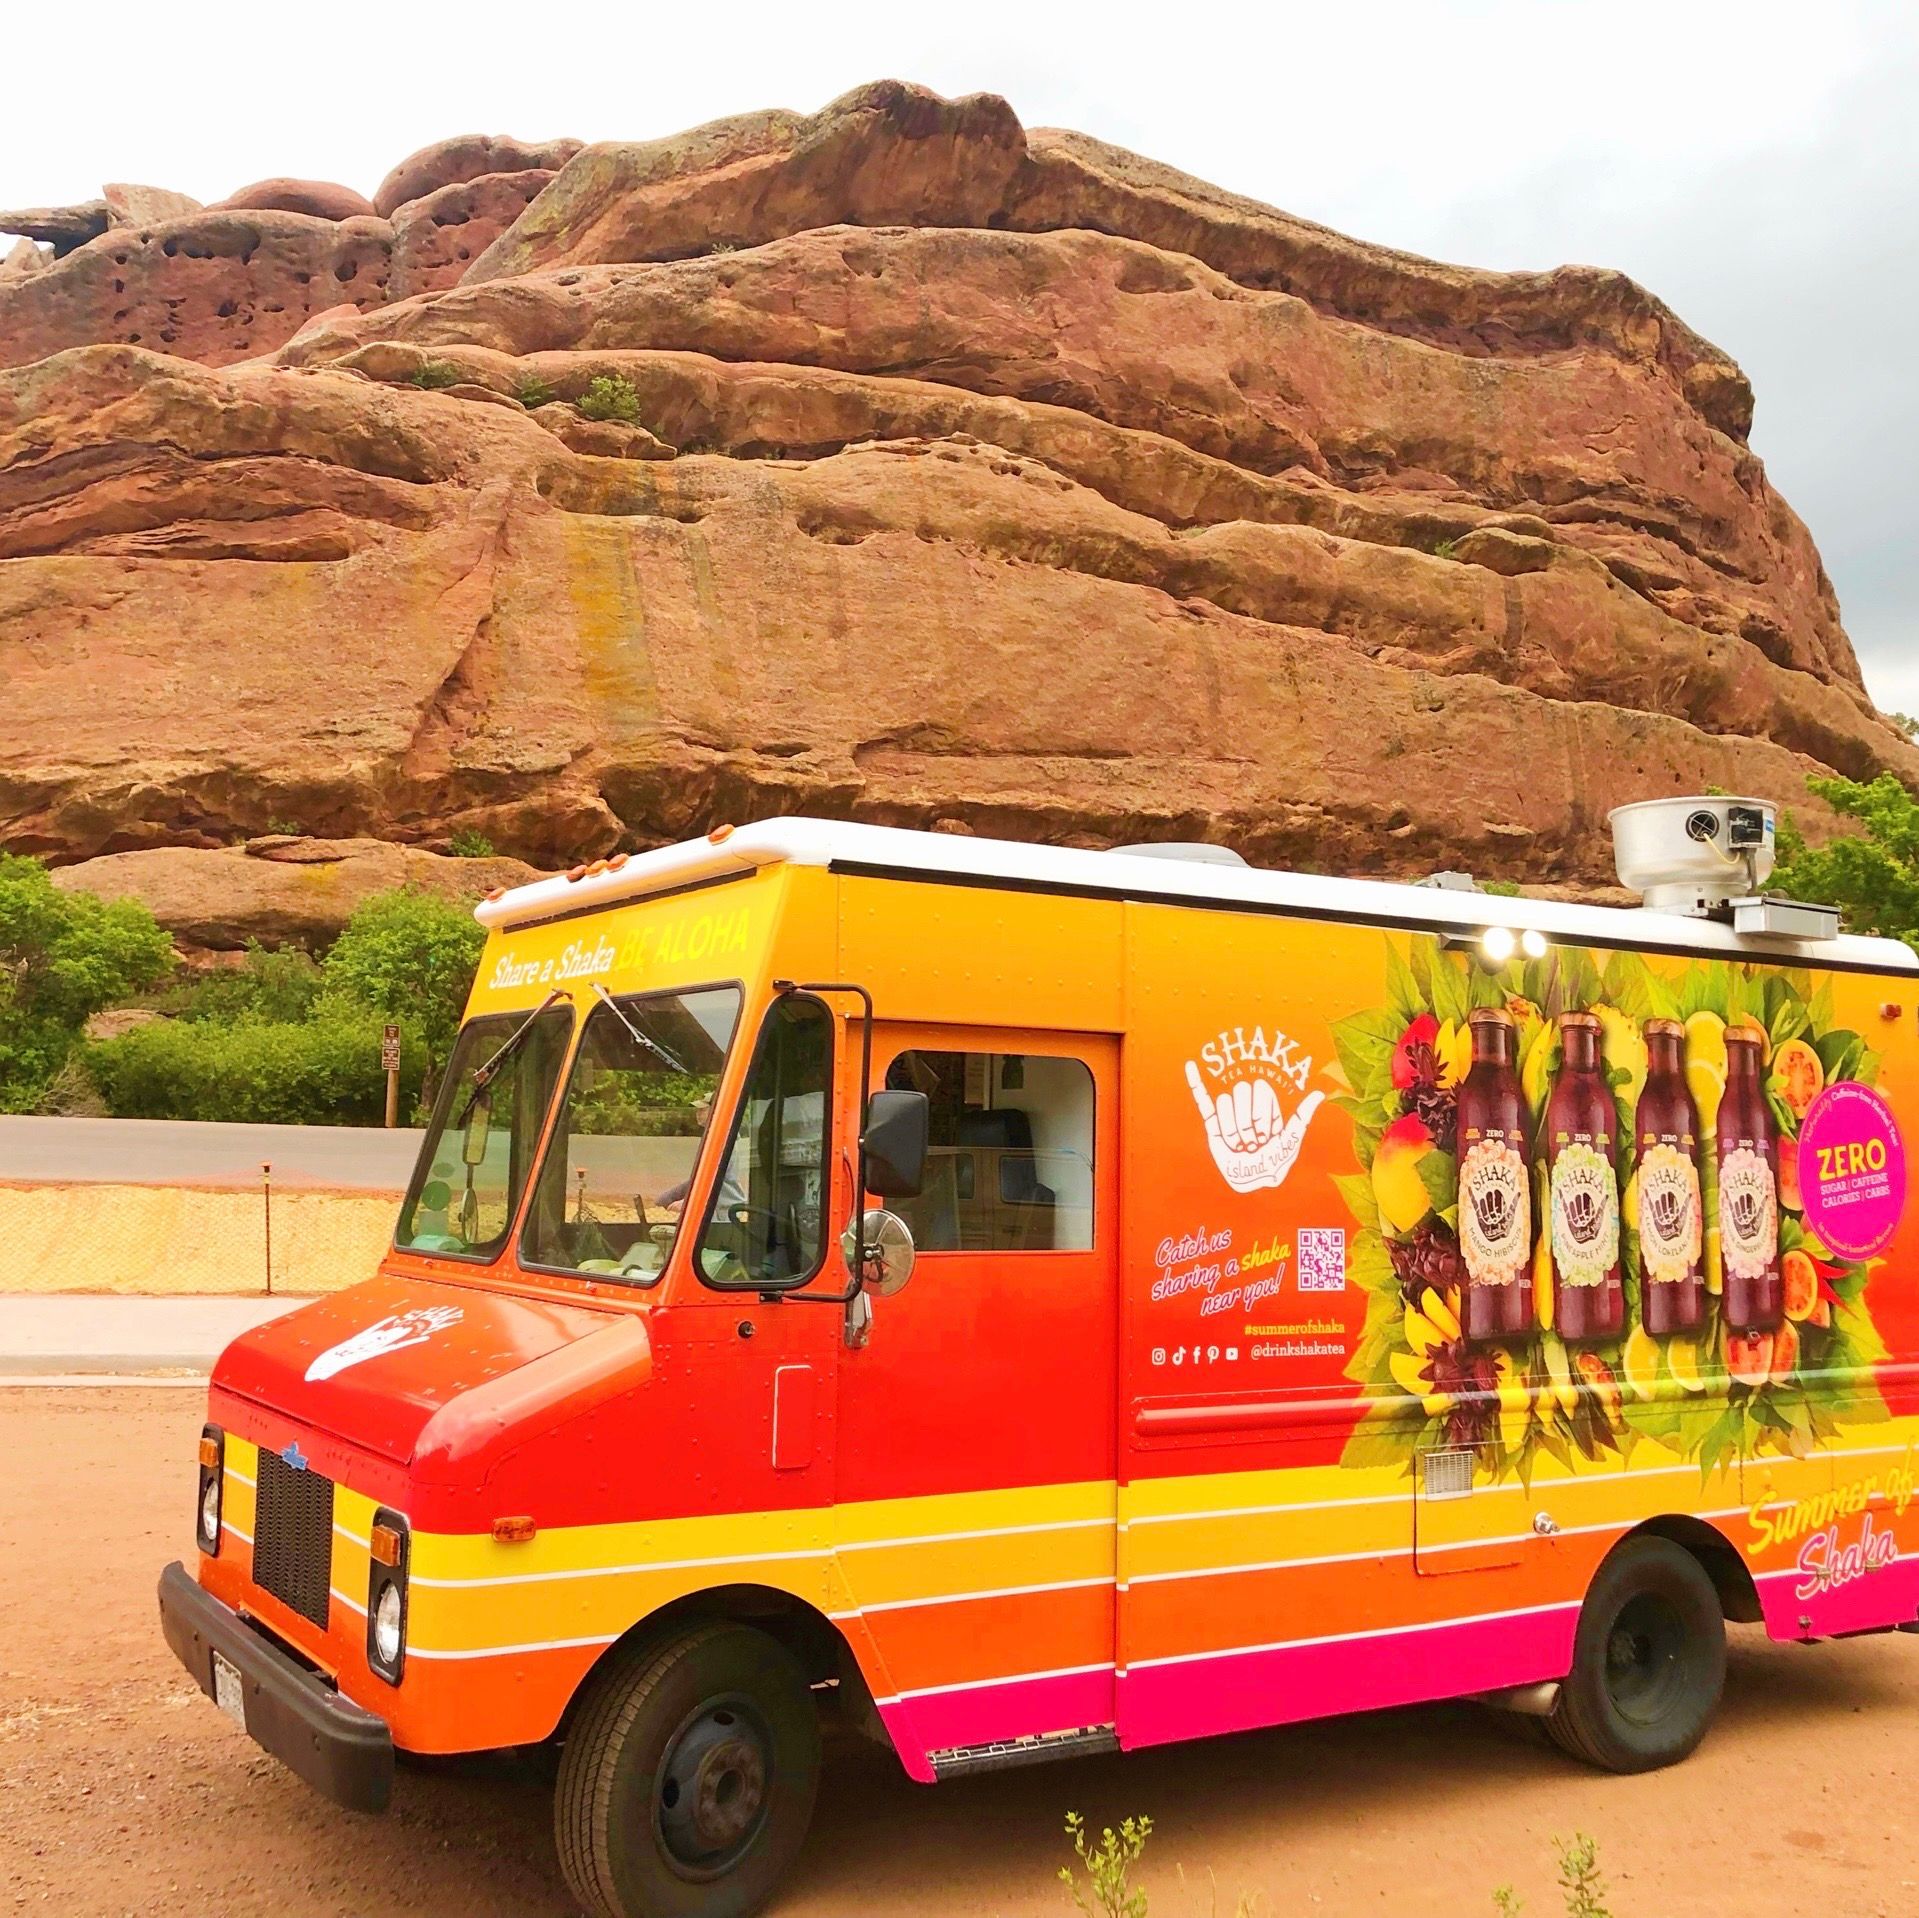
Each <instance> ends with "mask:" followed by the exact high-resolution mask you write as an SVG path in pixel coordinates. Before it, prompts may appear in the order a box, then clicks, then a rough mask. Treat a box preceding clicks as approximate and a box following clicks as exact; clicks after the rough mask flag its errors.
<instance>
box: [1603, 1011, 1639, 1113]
mask: <svg viewBox="0 0 1919 1918" xmlns="http://www.w3.org/2000/svg"><path fill="white" fill-rule="evenodd" d="M1592 1015H1593V1017H1594V1018H1595V1019H1597V1020H1598V1021H1599V1056H1600V1057H1601V1058H1602V1059H1603V1060H1604V1061H1605V1062H1606V1071H1607V1073H1608V1075H1610V1074H1612V1073H1615V1072H1623V1073H1625V1075H1626V1082H1625V1084H1624V1085H1622V1086H1618V1087H1616V1088H1615V1090H1616V1091H1617V1093H1618V1095H1619V1097H1620V1098H1621V1099H1623V1100H1624V1101H1625V1102H1626V1107H1627V1110H1628V1111H1630V1110H1631V1109H1632V1107H1633V1106H1635V1105H1637V1104H1638V1103H1639V1095H1640V1093H1642V1092H1643V1091H1644V1090H1645V1089H1646V1042H1645V1040H1644V1039H1643V1038H1642V1037H1641V1036H1640V1032H1639V1027H1638V1025H1637V1023H1636V1022H1635V1021H1633V1020H1631V1019H1628V1018H1627V1017H1626V1015H1625V1014H1624V1013H1623V1012H1621V1011H1620V1010H1619V1009H1618V1007H1616V1006H1607V1005H1598V1006H1594V1007H1593V1008H1592Z"/></svg>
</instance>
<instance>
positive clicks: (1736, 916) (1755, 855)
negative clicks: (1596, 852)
mask: <svg viewBox="0 0 1919 1918" xmlns="http://www.w3.org/2000/svg"><path fill="white" fill-rule="evenodd" d="M1777 839H1778V818H1777V814H1776V812H1775V810H1774V808H1773V807H1772V805H1771V804H1770V803H1769V802H1768V801H1766V800H1764V799H1722V798H1717V797H1701V798H1696V799H1646V800H1641V801H1640V802H1639V803H1638V804H1637V805H1632V806H1620V807H1617V808H1616V809H1615V810H1614V811H1613V813H1612V843H1613V863H1614V864H1615V865H1616V866H1617V868H1618V870H1619V881H1620V884H1621V885H1624V886H1629V887H1631V888H1632V890H1633V891H1634V892H1636V893H1638V894H1639V896H1640V902H1641V904H1642V905H1643V906H1644V907H1645V908H1646V910H1647V911H1649V912H1676V913H1684V914H1687V915H1689V916H1690V917H1693V918H1699V919H1721V920H1725V921H1727V922H1728V923H1729V924H1731V926H1732V927H1733V928H1734V930H1735V931H1738V932H1745V933H1758V934H1765V935H1770V936H1771V937H1773V938H1778V939H1830V938H1833V937H1834V936H1835V935H1836V934H1837V933H1838V931H1839V914H1838V912H1837V910H1836V909H1835V908H1833V907H1831V906H1809V905H1803V904H1801V903H1800V902H1798V901H1797V900H1791V899H1777V898H1772V897H1770V896H1768V895H1767V894H1766V893H1764V892H1763V891H1761V888H1762V887H1763V886H1764V884H1765V882H1766V880H1767V879H1768V878H1769V877H1770V876H1771V873H1772V868H1773V859H1774V855H1775V852H1776V850H1777Z"/></svg>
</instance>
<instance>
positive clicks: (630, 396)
mask: <svg viewBox="0 0 1919 1918" xmlns="http://www.w3.org/2000/svg"><path fill="white" fill-rule="evenodd" d="M574 405H576V406H577V407H578V408H579V409H580V415H581V417H582V418H583V419H589V420H625V421H629V422H631V421H633V420H637V419H638V418H639V417H640V395H639V392H638V390H637V389H636V388H635V386H634V384H633V382H632V381H631V380H629V379H628V378H627V377H626V376H625V375H624V374H621V373H601V374H599V375H598V376H597V377H596V378H594V379H593V380H591V381H589V382H588V384H587V389H586V391H585V392H584V393H582V394H581V395H580V397H579V398H578V399H577V400H575V401H574Z"/></svg>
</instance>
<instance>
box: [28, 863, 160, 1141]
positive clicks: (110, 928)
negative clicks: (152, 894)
mask: <svg viewBox="0 0 1919 1918" xmlns="http://www.w3.org/2000/svg"><path fill="white" fill-rule="evenodd" d="M172 963H173V942H172V940H171V939H169V938H168V936H167V935H166V933H164V932H163V931H162V930H161V929H160V927H159V925H158V923H157V922H156V921H155V919H154V917H153V914H152V913H151V912H149V911H148V910H147V908H146V907H145V906H143V905H141V904H139V902H138V901H136V900H132V899H119V900H115V901H114V903H113V904H112V905H105V904H103V903H102V902H101V901H100V900H98V899H96V898H94V897H93V895H92V894H91V893H84V892H76V893H67V892H61V891H59V890H58V889H57V888H56V887H55V885H54V883H53V881H52V880H51V879H50V878H49V877H48V876H47V869H46V867H45V866H43V865H42V864H41V863H40V861H39V860H37V859H23V858H19V857H17V856H16V855H14V854H11V853H0V1112H31V1111H33V1110H34V1109H35V1108H36V1107H37V1106H38V1105H39V1103H40V1100H41V1098H42V1097H43V1096H44V1094H45V1093H46V1090H47V1088H48V1086H50V1085H51V1084H52V1083H53V1081H54V1080H55V1079H56V1078H57V1077H58V1076H59V1073H60V1071H61V1068H62V1067H63V1066H64V1065H65V1064H66V1063H67V1060H68V1058H69V1056H70V1055H71V1054H72V1052H73V1050H74V1047H75V1045H76V1044H77V1043H78V1041H79V1038H80V1034H81V1031H82V1029H83V1028H84V1027H85V1025H86V1023H87V1021H88V1020H89V1019H91V1018H92V1017H93V1015H94V1014H95V1013H96V1012H99V1011H101V1010H102V1009H103V1008H105V1007H107V1006H110V1005H113V1004H114V1003H116V1002H117V1001H119V1000H121V999H124V998H127V997H128V996H129V995H130V994H132V993H136V992H141V991H144V990H145V989H146V988H147V987H149V986H152V985H154V984H155V983H156V982H158V981H159V980H160V979H161V978H163V977H164V976H165V974H166V971H167V968H168V967H169V966H170V965H172Z"/></svg>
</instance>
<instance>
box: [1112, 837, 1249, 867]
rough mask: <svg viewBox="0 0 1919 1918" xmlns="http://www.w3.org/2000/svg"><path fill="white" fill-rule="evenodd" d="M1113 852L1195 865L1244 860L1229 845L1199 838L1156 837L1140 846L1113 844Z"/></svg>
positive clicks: (1243, 863) (1240, 863) (1234, 864)
mask: <svg viewBox="0 0 1919 1918" xmlns="http://www.w3.org/2000/svg"><path fill="white" fill-rule="evenodd" d="M1113 850H1114V851H1115V852H1124V853H1131V854H1132V855H1133V857H1134V858H1136V859H1185V860H1189V861H1190V862H1191V863H1192V864H1194V865H1196V866H1243V865H1245V863H1246V861H1245V860H1243V859H1242V858H1241V857H1240V856H1239V854H1238V853H1236V852H1235V851H1234V850H1233V849H1232V847H1231V846H1209V845H1207V844H1206V842H1205V841H1204V840H1200V839H1156V840H1153V841H1151V842H1149V843H1148V844H1146V845H1141V846H1115V847H1114V848H1113Z"/></svg>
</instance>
